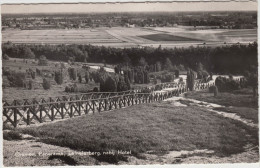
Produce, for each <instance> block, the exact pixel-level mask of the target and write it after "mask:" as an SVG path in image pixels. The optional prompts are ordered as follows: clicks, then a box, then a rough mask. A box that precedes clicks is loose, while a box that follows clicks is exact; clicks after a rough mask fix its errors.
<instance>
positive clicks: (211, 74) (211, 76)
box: [209, 72, 213, 80]
mask: <svg viewBox="0 0 260 168" xmlns="http://www.w3.org/2000/svg"><path fill="white" fill-rule="evenodd" d="M209 75H210V78H209V79H210V80H213V73H212V72H210V74H209Z"/></svg>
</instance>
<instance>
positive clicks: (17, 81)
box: [7, 72, 26, 87]
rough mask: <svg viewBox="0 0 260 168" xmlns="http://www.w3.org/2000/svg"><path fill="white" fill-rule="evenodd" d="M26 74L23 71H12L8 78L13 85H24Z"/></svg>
mask: <svg viewBox="0 0 260 168" xmlns="http://www.w3.org/2000/svg"><path fill="white" fill-rule="evenodd" d="M25 77H26V74H25V73H22V72H10V74H9V75H8V76H7V79H8V80H9V81H10V86H12V87H24V83H25Z"/></svg>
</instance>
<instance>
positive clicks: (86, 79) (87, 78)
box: [85, 71, 96, 83]
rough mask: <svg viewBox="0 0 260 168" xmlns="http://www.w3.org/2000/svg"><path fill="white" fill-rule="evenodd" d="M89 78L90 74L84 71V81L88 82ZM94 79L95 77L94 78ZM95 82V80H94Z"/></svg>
mask: <svg viewBox="0 0 260 168" xmlns="http://www.w3.org/2000/svg"><path fill="white" fill-rule="evenodd" d="M89 80H90V74H89V72H88V71H86V72H85V81H86V83H88V82H89ZM94 80H95V79H94ZM95 82H96V80H95Z"/></svg>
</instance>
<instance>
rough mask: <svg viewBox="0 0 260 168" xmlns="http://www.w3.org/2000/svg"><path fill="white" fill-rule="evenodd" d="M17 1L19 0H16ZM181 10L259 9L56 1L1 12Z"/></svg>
mask: <svg viewBox="0 0 260 168" xmlns="http://www.w3.org/2000/svg"><path fill="white" fill-rule="evenodd" d="M16 2H17V1H16ZM151 11H154V12H156V11H165V12H171V11H172V12H174V11H175V12H180V11H257V2H256V1H247V2H237V1H226V2H160V3H159V2H157V3H155V2H153V3H99V4H98V3H95V4H92V3H77V4H75V3H74V4H72V3H69V4H68V3H67V4H62V3H58V4H57V3H56V4H2V5H1V13H3V14H5V13H86V12H151Z"/></svg>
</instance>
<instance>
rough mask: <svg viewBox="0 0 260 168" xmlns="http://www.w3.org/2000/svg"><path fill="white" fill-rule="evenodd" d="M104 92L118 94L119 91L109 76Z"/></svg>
mask: <svg viewBox="0 0 260 168" xmlns="http://www.w3.org/2000/svg"><path fill="white" fill-rule="evenodd" d="M103 91H105V92H116V91H117V84H116V82H115V80H114V79H113V78H112V77H111V76H108V77H107V78H106V80H105V89H104V90H103Z"/></svg>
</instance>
